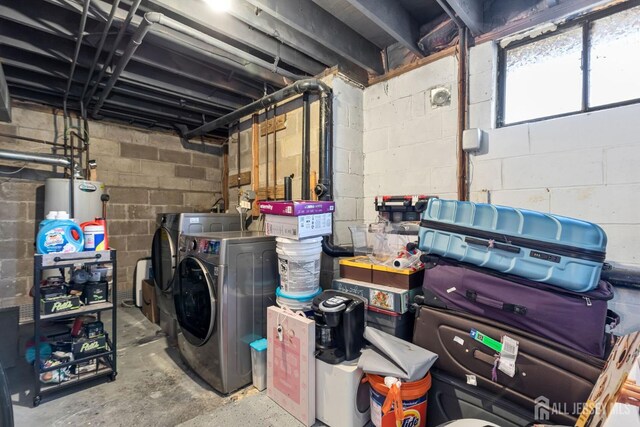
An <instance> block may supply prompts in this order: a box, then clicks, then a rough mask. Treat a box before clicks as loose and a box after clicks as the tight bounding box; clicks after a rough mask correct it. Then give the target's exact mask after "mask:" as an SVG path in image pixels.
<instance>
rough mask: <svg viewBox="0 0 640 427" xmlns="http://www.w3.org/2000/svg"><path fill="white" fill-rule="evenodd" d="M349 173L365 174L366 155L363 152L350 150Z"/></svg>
mask: <svg viewBox="0 0 640 427" xmlns="http://www.w3.org/2000/svg"><path fill="white" fill-rule="evenodd" d="M349 173H351V174H354V175H364V155H363V154H362V153H356V152H354V151H351V152H349Z"/></svg>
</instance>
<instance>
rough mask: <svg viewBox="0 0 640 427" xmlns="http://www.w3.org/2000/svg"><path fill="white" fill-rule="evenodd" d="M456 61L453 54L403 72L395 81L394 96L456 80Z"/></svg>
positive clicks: (412, 92)
mask: <svg viewBox="0 0 640 427" xmlns="http://www.w3.org/2000/svg"><path fill="white" fill-rule="evenodd" d="M455 73H456V62H455V59H454V58H453V56H448V57H446V58H443V59H441V60H439V61H436V62H432V63H430V64H426V65H424V66H422V67H420V68H416V69H415V70H412V71H411V72H409V73H405V74H402V75H400V76H398V77H396V78H394V79H392V81H393V82H394V92H393V95H394V97H397V98H400V97H403V96H407V95H412V94H414V93H418V92H421V91H424V90H426V89H429V88H430V87H433V86H437V85H442V84H446V83H450V82H452V81H455V78H456V74H455Z"/></svg>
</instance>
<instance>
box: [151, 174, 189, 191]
mask: <svg viewBox="0 0 640 427" xmlns="http://www.w3.org/2000/svg"><path fill="white" fill-rule="evenodd" d="M155 188H160V189H166V190H190V189H191V180H190V179H189V178H167V177H162V178H158V185H157V186H156V187H155Z"/></svg>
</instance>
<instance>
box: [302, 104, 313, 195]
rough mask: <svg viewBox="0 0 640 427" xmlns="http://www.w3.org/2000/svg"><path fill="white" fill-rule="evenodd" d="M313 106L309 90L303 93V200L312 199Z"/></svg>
mask: <svg viewBox="0 0 640 427" xmlns="http://www.w3.org/2000/svg"><path fill="white" fill-rule="evenodd" d="M310 171H311V107H310V106H309V92H305V93H304V94H303V95H302V200H309V199H311V189H310V188H309V187H311V185H310V183H309V176H310V175H311V172H310Z"/></svg>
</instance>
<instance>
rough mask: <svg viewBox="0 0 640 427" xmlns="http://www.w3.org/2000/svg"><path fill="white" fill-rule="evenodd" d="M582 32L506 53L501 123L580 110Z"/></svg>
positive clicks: (573, 31) (578, 29)
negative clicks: (502, 120)
mask: <svg viewBox="0 0 640 427" xmlns="http://www.w3.org/2000/svg"><path fill="white" fill-rule="evenodd" d="M581 58H582V29H581V28H576V29H574V30H571V31H567V32H563V33H560V34H557V35H555V36H551V37H546V38H544V39H542V40H539V41H537V42H533V43H529V44H526V45H524V46H520V47H516V48H514V49H509V50H507V51H506V52H505V59H506V64H505V65H506V68H505V69H506V76H505V78H506V81H505V104H504V123H505V124H508V123H516V122H520V121H525V120H530V119H535V118H539V117H547V116H553V115H556V114H562V113H568V112H572V111H578V110H580V109H581V108H582V71H581Z"/></svg>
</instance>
